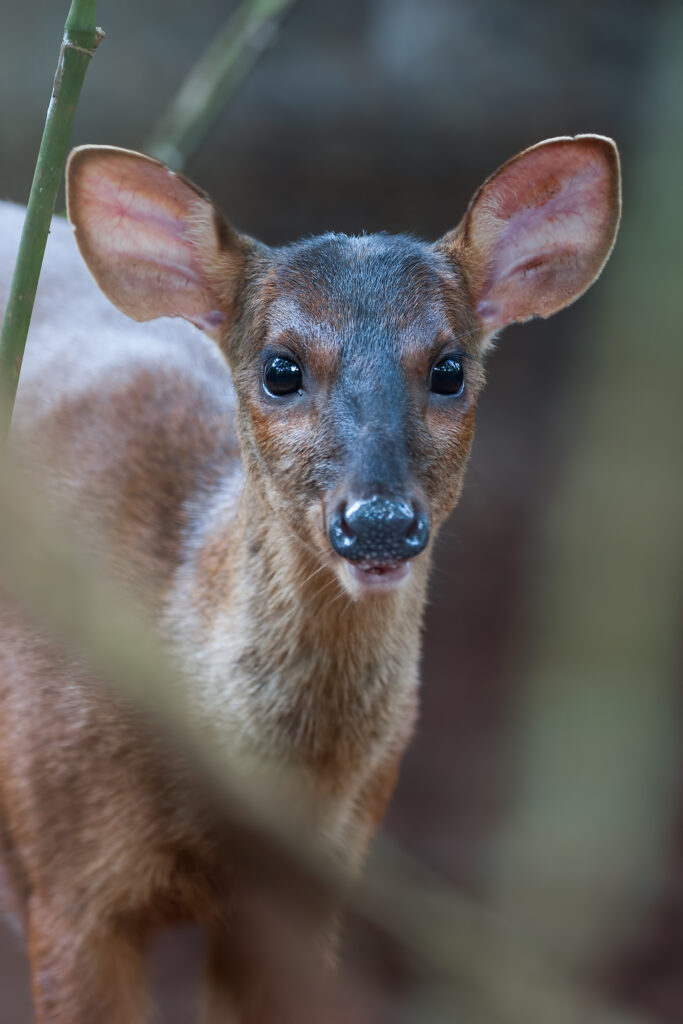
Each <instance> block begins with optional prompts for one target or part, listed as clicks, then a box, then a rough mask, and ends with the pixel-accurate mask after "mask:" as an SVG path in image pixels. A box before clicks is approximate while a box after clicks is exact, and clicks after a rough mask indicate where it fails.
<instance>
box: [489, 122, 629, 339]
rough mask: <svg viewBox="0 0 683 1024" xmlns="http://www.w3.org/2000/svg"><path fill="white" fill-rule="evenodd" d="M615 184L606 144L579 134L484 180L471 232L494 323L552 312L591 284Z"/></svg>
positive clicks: (603, 247) (605, 245)
mask: <svg viewBox="0 0 683 1024" xmlns="http://www.w3.org/2000/svg"><path fill="white" fill-rule="evenodd" d="M613 189H614V182H613V181H612V179H611V174H610V167H609V165H608V163H607V161H606V159H605V155H604V150H603V149H600V148H598V146H595V145H589V144H583V143H581V142H580V141H578V140H577V141H573V140H567V141H566V142H565V141H562V142H559V141H558V142H551V143H547V144H546V145H542V146H539V147H537V148H535V149H532V150H529V151H527V153H524V154H522V155H521V156H520V157H518V158H517V159H516V160H514V161H513V162H512V163H511V164H509V165H507V166H506V167H504V168H503V169H502V170H501V171H500V172H499V174H497V175H495V176H494V177H493V179H492V180H491V181H490V182H489V183H488V184H487V185H485V186H484V190H483V192H482V194H481V195H480V196H479V199H478V201H477V202H476V203H475V207H474V209H473V210H472V214H471V225H470V230H469V233H470V237H471V240H472V242H473V244H474V247H475V251H476V253H477V257H478V260H479V261H480V265H481V266H483V268H485V269H484V272H483V275H482V277H481V278H480V280H481V286H480V288H479V289H478V292H479V296H478V301H477V307H476V308H477V312H478V313H479V315H480V316H481V318H482V320H483V321H484V323H485V325H486V326H487V327H488V328H489V329H491V330H496V329H498V328H500V327H502V326H504V325H505V324H507V323H511V322H513V321H515V320H527V319H528V318H529V317H531V316H534V315H540V316H548V315H550V313H554V312H555V311H556V310H557V309H560V308H561V307H562V306H565V305H567V303H569V302H571V301H572V300H573V299H574V298H576V297H578V295H580V294H581V292H582V291H584V289H585V288H587V287H588V285H589V284H590V283H591V281H592V280H593V278H594V277H595V276H596V274H597V273H598V271H599V269H600V267H601V266H602V263H603V262H604V259H605V258H606V256H607V253H608V252H609V247H610V245H611V233H610V230H609V229H610V225H611V223H612V221H613V208H614V197H613ZM612 233H613V232H612ZM608 236H609V237H608Z"/></svg>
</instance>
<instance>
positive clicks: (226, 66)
mask: <svg viewBox="0 0 683 1024" xmlns="http://www.w3.org/2000/svg"><path fill="white" fill-rule="evenodd" d="M295 3H296V0H243V3H242V4H241V5H240V6H239V7H238V8H237V10H236V11H235V12H234V13H233V14H232V16H231V17H230V18H229V19H228V21H227V23H226V25H225V27H224V28H223V29H222V30H221V31H220V32H219V33H218V35H217V36H216V38H215V39H214V41H213V43H212V44H211V46H210V47H209V49H208V50H207V51H206V53H205V54H204V55H203V56H202V57H201V58H200V60H199V61H198V62H197V64H196V65H195V66H194V67H193V69H192V70H191V71H190V73H189V75H188V76H187V78H186V79H185V81H184V82H183V84H182V86H181V88H180V90H179V92H178V93H177V95H176V96H175V98H174V99H173V100H172V101H171V104H170V106H169V108H168V110H167V111H166V113H165V114H164V115H163V116H162V117H161V119H160V121H159V123H158V125H157V127H156V128H155V129H154V131H153V132H152V134H151V135H150V137H149V139H148V140H147V142H146V143H145V145H144V147H143V148H144V151H145V152H146V153H149V155H150V156H154V157H156V158H157V160H161V161H163V163H165V164H167V165H168V166H169V167H171V168H173V169H174V170H181V169H182V168H183V167H184V166H185V163H186V162H187V159H188V157H189V156H190V155H191V154H192V153H193V152H194V151H195V149H196V148H197V146H198V145H199V143H200V141H201V140H202V138H203V137H204V136H205V135H206V133H207V131H208V130H209V128H210V127H211V125H212V124H213V122H214V121H215V119H216V118H217V117H218V115H219V114H220V112H221V110H223V108H224V107H225V105H226V103H227V102H228V100H229V99H230V98H231V97H232V96H233V95H234V94H235V93H236V92H237V90H238V89H239V87H240V85H241V84H242V83H243V82H244V80H245V78H246V77H247V75H248V74H249V72H250V71H251V69H252V68H253V67H254V65H255V64H256V63H257V61H258V60H259V59H260V57H261V56H262V55H263V54H264V53H265V51H266V50H267V49H268V47H269V46H270V45H271V44H272V43H273V41H274V39H275V37H276V35H277V32H278V29H279V27H280V24H281V23H282V20H283V18H284V16H285V15H286V14H287V13H288V12H289V11H290V10H291V8H292V7H293V6H294V4H295Z"/></svg>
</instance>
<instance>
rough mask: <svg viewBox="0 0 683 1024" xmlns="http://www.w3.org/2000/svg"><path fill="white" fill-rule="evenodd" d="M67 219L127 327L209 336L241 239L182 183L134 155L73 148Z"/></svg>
mask: <svg viewBox="0 0 683 1024" xmlns="http://www.w3.org/2000/svg"><path fill="white" fill-rule="evenodd" d="M66 183H67V190H66V194H67V212H68V216H69V220H70V221H71V223H72V224H73V226H74V230H75V235H76V241H77V243H78V247H79V249H80V251H81V254H82V256H83V258H84V260H85V262H86V263H87V264H88V267H89V268H90V271H91V273H92V274H93V277H94V278H95V280H96V281H97V283H98V285H99V286H100V288H101V289H102V291H103V292H104V294H105V295H106V296H107V297H108V298H109V299H111V301H112V302H113V303H114V305H116V306H118V308H119V309H120V310H122V312H124V313H126V314H127V315H128V316H130V317H132V318H133V319H134V320H152V319H154V318H155V317H159V316H180V317H184V318H185V319H186V320H190V321H191V322H192V323H194V324H196V326H197V327H200V328H201V329H202V330H204V331H206V332H207V333H208V334H211V335H214V336H218V335H219V334H220V328H221V325H223V324H224V323H225V321H226V320H228V319H229V317H230V314H231V312H232V307H233V305H234V301H235V297H236V294H237V290H238V288H239V285H240V281H241V278H242V275H243V272H244V263H245V254H246V246H245V244H244V240H243V239H242V238H241V237H240V236H239V235H237V234H236V233H235V232H234V231H233V230H232V229H231V228H230V227H229V225H228V224H227V223H226V222H225V220H224V219H223V217H222V215H221V214H220V212H219V211H218V210H217V209H216V207H215V206H214V205H213V203H212V202H211V200H210V199H209V198H208V197H207V196H206V195H204V193H203V192H201V191H200V190H199V189H197V188H196V187H195V186H194V185H192V184H191V183H190V182H189V181H187V180H186V179H185V178H183V177H181V176H180V175H177V174H174V173H173V172H172V171H170V170H169V169H168V168H167V167H165V166H164V165H163V164H161V163H159V162H158V161H157V160H152V159H151V158H150V157H146V156H143V155H142V154H140V153H132V152H130V151H128V150H125V149H116V148H114V147H110V146H81V147H80V148H78V149H75V150H74V151H73V152H72V153H71V156H70V157H69V162H68V165H67V173H66Z"/></svg>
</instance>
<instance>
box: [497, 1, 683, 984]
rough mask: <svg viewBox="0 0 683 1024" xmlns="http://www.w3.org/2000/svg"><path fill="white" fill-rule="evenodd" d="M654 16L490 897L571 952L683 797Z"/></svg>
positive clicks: (623, 901) (669, 42)
mask: <svg viewBox="0 0 683 1024" xmlns="http://www.w3.org/2000/svg"><path fill="white" fill-rule="evenodd" d="M660 18H661V20H660V25H659V37H658V40H657V44H656V45H655V46H654V47H653V52H652V54H651V61H650V75H649V81H646V83H645V84H644V90H643V91H644V93H645V95H646V96H647V98H648V102H647V103H646V104H643V106H642V108H641V116H642V115H643V114H644V112H645V111H648V112H655V116H654V117H650V116H648V120H647V122H645V121H644V120H643V121H642V122H641V124H640V133H641V139H642V144H641V145H640V146H639V148H638V155H637V158H636V159H633V158H632V155H631V153H626V154H624V156H625V162H624V185H625V190H624V218H623V223H622V228H621V233H620V237H619V239H618V241H617V246H616V250H615V253H614V255H613V257H612V259H611V261H610V264H609V266H608V267H607V270H606V271H605V275H604V277H603V279H602V281H601V282H600V286H599V288H598V289H597V290H596V292H595V295H594V296H592V297H591V301H592V302H593V303H594V313H593V315H592V316H591V325H594V326H591V329H590V337H584V339H583V342H584V344H583V350H582V352H583V358H581V357H579V358H578V359H577V360H576V361H575V366H574V374H573V379H571V381H570V382H569V386H568V394H569V396H570V398H569V399H568V401H571V406H572V409H573V415H572V420H571V423H570V424H569V428H568V431H567V434H568V437H569V438H570V440H569V443H568V449H567V464H566V466H565V467H564V468H563V470H562V473H561V477H560V480H559V484H558V488H557V493H556V494H555V496H554V500H553V502H552V508H551V509H550V514H549V516H548V521H547V523H546V524H545V531H544V534H545V535H544V550H543V564H542V565H541V568H540V571H539V573H538V574H537V577H536V578H535V579H534V580H533V581H532V585H531V587H530V597H529V601H528V608H527V611H526V615H525V616H524V617H523V620H522V622H521V624H520V625H521V628H520V630H519V636H520V642H519V649H518V651H517V652H516V653H517V655H518V665H517V675H518V677H519V678H520V680H522V682H523V686H524V692H523V695H522V699H521V701H520V702H519V706H518V709H517V710H518V721H517V734H516V736H515V747H516V750H517V752H518V755H519V761H518V763H519V766H520V770H519V776H518V778H517V780H516V782H517V786H516V791H515V793H514V798H513V801H512V807H511V811H510V814H509V818H508V821H507V823H506V825H505V827H504V828H503V830H502V834H501V837H500V842H499V848H498V856H497V862H496V858H495V857H494V858H493V860H494V864H495V867H494V872H493V874H494V878H493V879H492V890H493V898H494V900H495V901H496V902H497V905H498V906H499V907H500V909H501V912H502V913H504V914H505V915H509V916H511V917H512V918H513V919H514V920H516V921H519V922H524V924H525V927H527V928H528V929H529V930H530V931H531V932H532V933H533V934H535V937H536V941H538V942H539V943H541V944H542V945H543V947H544V948H546V947H548V946H550V947H551V948H553V950H554V952H555V954H556V955H558V956H559V957H561V958H563V959H564V960H565V961H566V963H567V965H568V966H569V965H573V966H574V968H575V969H577V968H578V969H580V968H581V967H582V966H585V965H586V964H595V963H596V961H599V960H600V958H601V957H604V956H606V955H608V956H609V955H614V953H615V951H617V950H618V948H619V946H620V943H624V942H628V941H629V939H630V938H631V937H632V936H634V935H635V934H636V933H637V930H638V928H639V927H641V926H642V921H643V917H644V915H645V914H647V912H648V910H649V909H651V908H652V906H653V903H654V901H655V900H656V898H657V896H658V888H659V887H660V886H661V884H662V879H663V873H664V871H665V869H666V858H667V853H668V851H669V850H670V849H671V846H672V844H673V836H672V832H673V829H674V828H675V826H676V821H677V814H676V810H677V801H679V800H680V772H681V759H680V735H679V733H680V687H679V681H678V676H679V671H680V654H681V647H680V621H679V616H680V597H681V591H680V579H681V568H683V566H682V564H681V563H682V559H681V555H682V554H683V552H682V551H681V546H680V527H681V523H682V522H683V488H682V486H681V438H682V437H683V404H682V402H681V383H682V382H683V345H681V323H682V322H683V290H682V289H681V285H680V274H681V267H683V206H682V205H681V201H680V182H681V179H682V178H683V117H682V116H681V105H680V97H681V95H683V62H682V61H681V52H682V50H683V9H682V8H681V7H680V5H665V6H664V7H663V8H662V14H661V16H660ZM656 197H658V200H659V201H657V202H655V201H654V199H655V198H656ZM663 197H667V198H663ZM576 340H577V343H579V339H576Z"/></svg>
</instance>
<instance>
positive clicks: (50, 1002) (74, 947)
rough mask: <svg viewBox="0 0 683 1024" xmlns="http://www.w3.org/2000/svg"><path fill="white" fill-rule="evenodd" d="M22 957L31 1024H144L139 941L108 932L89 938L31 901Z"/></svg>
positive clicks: (81, 926)
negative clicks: (32, 1013) (29, 984)
mask: <svg viewBox="0 0 683 1024" xmlns="http://www.w3.org/2000/svg"><path fill="white" fill-rule="evenodd" d="M28 953H29V960H30V964H31V981H32V991H33V1002H34V1007H35V1014H36V1022H37V1024H92V1022H93V1021H98V1024H144V1022H145V1021H147V1020H148V1013H147V1011H148V1004H147V998H146V993H145V985H144V972H143V955H142V954H143V950H142V942H141V941H136V939H135V938H134V937H133V936H128V935H124V934H119V933H118V932H117V931H116V930H114V929H110V930H109V931H108V932H104V933H103V932H102V926H101V925H98V928H97V931H96V933H95V934H94V933H93V929H89V928H88V927H87V925H86V924H85V923H84V922H80V921H79V920H78V919H75V918H71V917H70V916H69V917H68V918H67V917H66V916H65V915H64V914H63V913H62V912H60V910H59V909H57V908H55V906H54V904H53V903H52V902H51V901H44V900H39V899H36V898H35V896H34V897H32V898H31V901H30V903H29V913H28Z"/></svg>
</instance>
